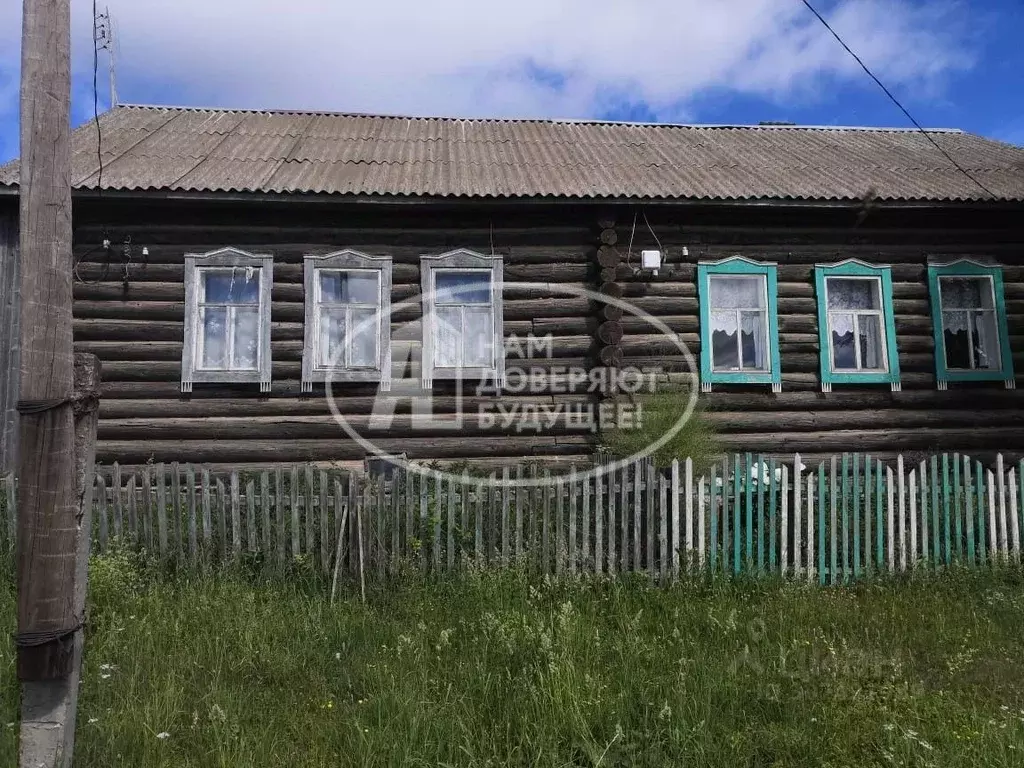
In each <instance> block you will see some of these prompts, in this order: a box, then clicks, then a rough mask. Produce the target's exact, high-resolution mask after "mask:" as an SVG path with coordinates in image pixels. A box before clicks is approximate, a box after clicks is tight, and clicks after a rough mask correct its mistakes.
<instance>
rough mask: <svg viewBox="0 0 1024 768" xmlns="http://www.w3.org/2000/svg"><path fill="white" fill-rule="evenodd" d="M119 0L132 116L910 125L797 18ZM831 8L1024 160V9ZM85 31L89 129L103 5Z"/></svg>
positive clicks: (913, 87)
mask: <svg viewBox="0 0 1024 768" xmlns="http://www.w3.org/2000/svg"><path fill="white" fill-rule="evenodd" d="M107 1H108V2H109V8H110V11H111V13H112V15H113V16H114V17H115V20H116V22H117V27H118V36H119V42H120V45H119V61H118V67H117V71H118V90H119V96H120V100H121V101H122V102H127V103H147V104H174V105H196V106H220V107H251V108H293V109H325V110H337V111H354V112H380V113H387V114H412V115H452V116H473V117H486V116H490V117H563V118H601V119H615V120H643V121H667V122H701V123H756V122H757V121H759V120H790V121H794V122H797V123H802V124H815V125H906V124H907V121H906V118H905V117H904V116H903V115H902V114H901V113H900V112H899V110H898V109H897V108H896V107H895V106H894V105H893V104H892V103H891V102H889V101H888V99H887V98H886V97H885V96H884V94H882V93H881V91H880V90H878V88H877V86H875V85H874V83H872V82H871V81H870V80H869V79H868V77H867V76H866V75H865V74H864V73H863V72H862V71H861V70H860V69H859V68H858V67H857V65H856V63H855V62H853V61H852V60H851V59H850V58H849V56H848V55H847V54H846V53H845V52H844V51H843V50H842V49H841V48H840V47H839V45H838V44H837V43H836V42H835V40H834V39H833V38H832V37H831V36H830V35H829V34H828V32H827V31H826V30H825V29H824V28H823V27H822V26H821V25H820V24H819V23H818V22H817V20H816V19H814V17H813V16H811V15H810V14H809V12H808V11H807V10H806V8H804V6H803V4H802V3H801V1H800V0H716V2H714V3H711V2H707V1H706V0H628V2H627V1H626V0H517V1H516V2H515V3H501V4H495V3H489V4H488V3H482V2H480V0H435V2H432V3H423V2H421V0H391V2H388V3H360V4H353V3H350V2H337V0H290V2H289V3H281V2H279V1H278V0H217V1H216V2H210V0H176V2H175V3H167V2H164V1H163V0H107ZM103 4H104V3H103V2H101V7H102V6H103ZM20 5H21V4H20V3H19V2H16V0H8V2H7V3H6V4H5V8H3V9H0V161H3V160H7V159H10V158H11V157H13V156H15V155H16V154H17V131H18V126H17V116H18V98H17V94H18V76H19V75H18V65H19V56H20V53H19V42H20V40H19V39H20V21H21V19H20V12H21V11H20ZM815 5H816V6H817V7H818V8H819V10H821V11H822V13H823V14H824V15H825V16H826V17H827V18H829V20H830V21H831V22H832V24H833V26H834V27H835V28H836V29H837V31H838V32H839V33H840V34H841V35H843V37H844V38H845V39H846V40H847V42H848V43H849V44H850V45H851V47H852V48H853V49H854V50H856V51H857V52H858V53H859V54H860V55H861V57H862V58H863V59H864V60H865V61H866V62H867V63H868V65H869V66H871V67H872V69H874V70H875V72H876V74H878V75H879V77H881V79H882V80H883V81H884V82H885V83H886V84H887V85H888V86H889V87H890V89H891V90H892V91H893V92H894V93H896V95H897V96H898V97H899V98H900V99H901V100H902V101H903V102H904V104H905V106H907V107H908V108H909V109H910V111H911V112H912V113H913V114H914V115H915V116H916V117H917V119H918V120H919V121H920V122H921V123H922V124H924V125H926V126H929V127H956V128H963V129H966V130H970V131H974V132H977V133H981V134H984V135H986V136H991V137H994V138H999V139H1002V140H1004V141H1010V142H1013V143H1016V144H1022V145H1024V83H1022V80H1024V74H1022V73H1024V45H1022V44H1021V40H1022V39H1024V2H1021V0H970V2H968V0H928V1H927V2H922V1H921V0H816V2H815ZM72 15H73V23H72V27H73V65H72V68H73V105H72V112H73V122H74V123H75V124H76V125H77V124H80V123H81V122H82V121H84V120H86V119H88V117H90V116H91V111H92V70H91V65H92V58H91V48H90V43H91V29H90V17H91V4H90V3H89V2H87V1H86V0H72ZM101 68H102V71H101V74H100V87H101V93H100V99H101V103H102V104H103V105H104V106H105V105H106V103H107V101H108V98H109V96H108V93H107V87H106V61H105V60H102V61H101Z"/></svg>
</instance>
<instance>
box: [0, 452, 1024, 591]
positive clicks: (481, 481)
mask: <svg viewBox="0 0 1024 768" xmlns="http://www.w3.org/2000/svg"><path fill="white" fill-rule="evenodd" d="M529 483H534V484H533V485H530V484H529ZM1022 500H1024V461H1021V462H1020V463H1019V464H1017V465H1014V466H1010V467H1006V466H1004V461H1003V458H1002V457H1001V456H1000V457H999V458H998V459H997V462H996V465H995V466H994V467H984V466H983V465H982V464H981V463H980V462H977V461H974V460H972V459H970V458H969V457H967V456H960V455H955V454H954V455H950V454H943V455H938V456H932V457H930V458H929V459H927V460H925V461H921V462H919V463H916V464H915V465H913V466H910V465H909V463H908V462H905V461H904V458H903V457H902V456H901V457H898V459H897V461H896V464H895V466H890V465H887V464H884V463H882V462H881V461H879V460H876V459H873V458H872V457H870V456H866V455H862V454H844V455H842V456H836V457H833V458H831V459H830V460H828V461H825V462H822V463H820V464H818V465H817V466H815V467H806V466H804V464H803V462H802V461H801V459H800V456H799V455H797V456H794V457H793V458H792V460H780V459H778V458H772V457H761V456H753V455H751V454H737V455H734V456H730V457H728V458H727V459H726V460H724V461H721V462H719V463H717V464H716V465H714V466H713V467H712V468H711V470H710V471H709V472H707V473H706V474H705V475H704V476H701V477H695V473H694V472H693V465H692V463H691V462H690V461H689V460H688V461H685V462H681V463H680V462H676V463H673V464H672V466H671V467H669V468H666V469H663V470H659V469H656V468H655V467H654V466H653V465H652V464H650V463H648V462H637V463H634V464H630V465H627V466H624V467H621V468H619V469H617V470H616V471H614V472H611V473H610V474H604V475H600V476H589V477H588V476H586V475H585V474H584V470H583V469H582V468H581V469H579V470H576V469H574V470H572V471H570V472H569V473H567V474H560V475H555V474H553V473H552V470H551V469H544V468H540V467H536V466H520V467H514V468H505V469H503V470H501V471H500V472H496V473H493V474H491V475H490V476H488V477H484V476H473V477H470V476H462V477H453V476H449V475H443V474H438V473H436V472H429V471H425V472H424V473H416V472H408V473H403V472H396V473H395V474H394V475H393V476H391V477H389V478H386V479H385V478H381V477H369V476H366V475H363V474H361V473H357V472H350V471H343V470H337V469H325V468H320V467H314V466H312V465H296V466H291V467H288V468H282V469H277V470H264V471H256V472H250V471H245V470H242V471H233V472H228V473H219V472H213V471H211V470H210V469H208V468H204V467H199V466H193V465H190V464H184V465H178V464H172V465H167V466H164V465H155V466H150V467H145V468H142V469H138V468H135V469H133V470H132V471H131V472H126V471H123V470H122V468H120V467H118V466H117V465H114V466H112V467H101V468H99V469H98V471H97V477H96V486H95V493H94V510H93V512H94V514H93V523H94V537H95V539H94V540H95V543H96V544H95V545H96V549H98V550H99V551H100V552H104V551H107V550H108V549H109V548H110V547H111V546H113V545H114V544H115V542H120V543H122V544H127V545H129V546H133V547H140V548H144V549H145V550H146V551H148V552H150V553H152V554H153V555H154V556H156V557H159V558H161V559H167V560H176V561H178V562H180V563H185V564H189V563H192V564H198V563H213V562H231V561H237V560H239V559H240V558H244V557H257V558H259V559H260V560H261V561H262V562H264V563H266V564H267V565H268V566H270V567H275V566H277V567H280V566H284V565H286V564H287V563H291V562H296V561H300V562H305V563H308V564H310V565H311V566H313V567H315V568H319V569H322V570H323V571H324V572H329V571H330V570H331V569H332V568H333V567H334V565H335V563H337V565H338V566H339V569H340V570H341V571H342V572H343V573H348V574H355V573H362V574H364V575H365V576H368V577H386V576H389V575H393V574H396V573H399V572H401V571H402V569H408V568H410V567H411V568H414V569H417V570H420V571H422V572H424V573H432V574H440V573H443V572H448V571H452V570H454V569H458V568H463V567H466V566H468V565H470V564H473V565H475V566H477V567H502V566H508V565H511V564H519V565H522V566H525V567H527V568H529V569H531V570H533V571H534V572H536V573H549V574H554V575H569V574H582V573H592V574H604V575H610V576H614V575H615V574H619V573H629V572H634V573H636V572H639V573H644V574H646V575H648V576H649V577H650V578H651V579H653V580H655V581H658V582H666V581H669V580H674V579H677V578H679V577H680V576H681V575H683V574H686V573H691V572H695V571H705V572H706V571H711V572H718V573H726V574H745V573H750V574H776V575H782V576H786V577H791V578H799V579H806V580H808V581H812V582H818V583H821V584H832V583H847V582H850V581H852V580H854V579H858V578H861V577H863V576H866V575H870V574H874V573H880V572H887V573H894V572H900V571H906V570H908V569H914V568H922V567H941V566H946V565H949V564H952V563H960V564H963V565H967V566H981V565H984V564H987V563H995V562H1019V561H1020V544H1021V526H1022V524H1024V516H1022V515H1021V508H1020V505H1021V502H1022ZM14 508H15V483H14V481H13V479H12V478H10V477H7V478H4V479H3V480H2V487H0V510H2V514H0V547H3V546H8V547H10V546H13V542H14V514H13V510H14Z"/></svg>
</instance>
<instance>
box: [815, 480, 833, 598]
mask: <svg viewBox="0 0 1024 768" xmlns="http://www.w3.org/2000/svg"><path fill="white" fill-rule="evenodd" d="M827 501H828V499H827V498H826V495H825V465H824V463H822V464H819V465H818V583H819V584H824V583H825V581H826V578H830V577H831V576H832V575H834V571H833V573H832V574H826V570H827V569H826V566H825V558H826V557H827V551H826V549H825V505H826V503H827Z"/></svg>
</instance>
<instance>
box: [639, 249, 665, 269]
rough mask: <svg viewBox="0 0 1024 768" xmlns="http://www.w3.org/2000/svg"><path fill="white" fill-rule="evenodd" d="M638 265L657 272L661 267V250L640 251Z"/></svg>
mask: <svg viewBox="0 0 1024 768" xmlns="http://www.w3.org/2000/svg"><path fill="white" fill-rule="evenodd" d="M640 267H641V268H642V269H650V270H652V271H653V272H655V273H657V271H658V270H659V269H661V251H641V252H640Z"/></svg>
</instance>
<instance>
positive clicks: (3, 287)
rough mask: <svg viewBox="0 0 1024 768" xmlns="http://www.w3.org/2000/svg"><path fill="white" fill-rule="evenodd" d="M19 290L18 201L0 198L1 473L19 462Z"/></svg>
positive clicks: (9, 469)
mask: <svg viewBox="0 0 1024 768" xmlns="http://www.w3.org/2000/svg"><path fill="white" fill-rule="evenodd" d="M19 290H20V289H19V273H18V206H17V200H0V473H7V472H12V471H13V470H14V469H15V468H16V466H17V461H18V458H17V436H18V413H17V410H16V409H15V408H16V404H17V401H18V385H19V377H20V367H19V354H18V349H19V346H20V344H21V341H20V338H19V335H20V334H19V329H20V324H19V322H18V320H19V317H18V316H19V313H20V311H21V305H20V303H19V302H18V294H19Z"/></svg>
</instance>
